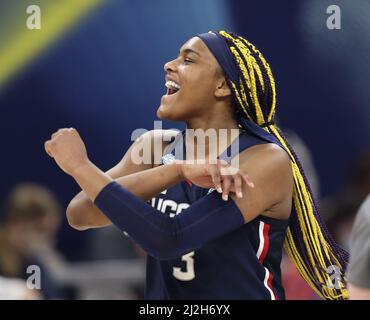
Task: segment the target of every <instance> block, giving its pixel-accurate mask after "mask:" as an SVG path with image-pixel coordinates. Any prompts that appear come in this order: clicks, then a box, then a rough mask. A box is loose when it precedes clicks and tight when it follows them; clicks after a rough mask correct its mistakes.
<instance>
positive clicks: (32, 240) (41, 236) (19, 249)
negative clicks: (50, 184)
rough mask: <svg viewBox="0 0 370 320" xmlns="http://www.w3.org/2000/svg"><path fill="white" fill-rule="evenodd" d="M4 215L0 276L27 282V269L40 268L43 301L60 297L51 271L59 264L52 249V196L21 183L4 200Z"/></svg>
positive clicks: (55, 219)
mask: <svg viewBox="0 0 370 320" xmlns="http://www.w3.org/2000/svg"><path fill="white" fill-rule="evenodd" d="M3 216H4V219H3V222H2V224H1V227H2V228H1V230H0V275H2V276H4V277H14V278H22V279H27V278H28V277H30V274H28V273H27V267H28V266H30V265H36V266H39V267H40V271H41V272H40V278H41V282H40V284H41V288H40V290H39V291H40V293H41V295H42V296H43V298H45V299H55V298H63V292H62V288H61V287H60V285H59V284H58V283H57V281H56V280H55V279H54V278H53V276H52V272H51V270H52V269H53V268H55V267H56V266H57V265H58V264H59V262H60V261H61V259H60V257H59V254H58V253H57V251H56V249H55V241H56V233H57V231H58V228H59V225H60V207H59V204H58V202H57V201H56V199H55V197H54V195H53V194H52V193H51V192H50V191H49V190H47V189H45V188H44V187H42V186H40V185H37V184H33V183H24V184H20V185H18V186H17V187H16V188H15V189H14V190H13V191H12V192H11V194H10V195H9V197H8V198H7V199H6V203H5V214H4V215H3ZM30 295H31V294H30Z"/></svg>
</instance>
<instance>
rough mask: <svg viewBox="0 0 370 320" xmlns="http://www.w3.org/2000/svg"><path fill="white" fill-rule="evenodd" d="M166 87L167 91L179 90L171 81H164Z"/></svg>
mask: <svg viewBox="0 0 370 320" xmlns="http://www.w3.org/2000/svg"><path fill="white" fill-rule="evenodd" d="M165 85H166V87H167V88H168V89H176V90H180V86H179V85H178V84H177V83H176V82H173V81H166V84H165Z"/></svg>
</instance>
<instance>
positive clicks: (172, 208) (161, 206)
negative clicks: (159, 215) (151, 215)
mask: <svg viewBox="0 0 370 320" xmlns="http://www.w3.org/2000/svg"><path fill="white" fill-rule="evenodd" d="M166 193H167V190H164V191H162V192H161V193H160V194H163V195H165V194H166ZM150 205H151V206H152V207H153V208H155V209H157V210H159V211H161V212H163V213H166V214H168V215H169V217H170V218H173V217H175V216H176V215H178V214H179V213H181V211H182V210H185V209H186V208H189V206H190V205H189V203H186V202H180V203H178V202H176V201H174V200H171V199H163V198H157V197H154V198H152V200H150Z"/></svg>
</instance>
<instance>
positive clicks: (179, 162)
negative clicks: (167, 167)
mask: <svg viewBox="0 0 370 320" xmlns="http://www.w3.org/2000/svg"><path fill="white" fill-rule="evenodd" d="M171 165H173V166H174V167H175V170H176V173H177V176H178V178H179V179H180V180H181V181H182V180H185V176H184V172H183V161H182V160H177V159H176V160H174V161H172V163H171Z"/></svg>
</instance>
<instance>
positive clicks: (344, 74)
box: [0, 0, 370, 299]
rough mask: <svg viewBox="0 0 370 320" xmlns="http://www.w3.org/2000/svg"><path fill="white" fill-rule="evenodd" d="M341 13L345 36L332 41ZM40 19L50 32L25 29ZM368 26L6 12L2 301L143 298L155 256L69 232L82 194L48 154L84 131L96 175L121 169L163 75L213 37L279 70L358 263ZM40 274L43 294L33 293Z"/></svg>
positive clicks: (0, 133)
mask: <svg viewBox="0 0 370 320" xmlns="http://www.w3.org/2000/svg"><path fill="white" fill-rule="evenodd" d="M333 4H334V5H339V7H340V9H341V29H340V30H329V29H328V28H327V19H328V17H329V16H330V15H329V14H328V13H327V8H328V6H330V5H333ZM29 5H38V6H39V7H40V8H41V29H40V30H38V29H34V30H29V29H28V28H27V26H26V21H27V18H28V17H29V16H30V14H27V12H26V10H27V7H28V6H29ZM369 14H370V2H369V1H368V0H356V1H351V0H341V1H335V0H305V1H301V0H290V1H286V2H284V5H282V4H281V3H280V2H278V1H274V0H260V1H249V0H248V1H237V0H201V1H199V0H187V1H180V0H156V1H151V0H135V1H132V0H110V1H109V0H106V1H104V0H78V1H75V0H53V1H49V0H39V1H37V0H1V1H0V119H1V125H0V143H1V144H0V147H1V149H0V150H1V157H0V161H1V167H0V172H1V173H0V203H1V211H0V219H1V220H0V221H1V222H0V284H1V285H0V288H1V289H0V299H9V298H17V299H141V298H142V296H143V283H144V269H145V268H144V263H145V255H144V254H143V253H142V252H141V251H140V249H139V248H137V247H136V246H135V245H134V244H132V243H131V242H130V240H129V239H128V238H126V237H125V236H124V235H122V234H121V233H120V232H118V231H117V230H115V229H114V228H110V227H109V228H104V229H101V230H89V231H84V232H79V231H76V230H74V229H72V228H71V227H69V226H68V224H67V221H66V218H65V209H66V206H67V205H68V203H69V201H70V200H71V198H72V197H73V196H74V195H75V194H76V193H77V192H78V191H79V189H78V186H77V185H76V183H75V182H74V181H73V180H72V179H71V178H70V177H69V176H67V175H65V174H64V173H63V172H62V171H61V170H59V169H58V168H57V167H56V166H55V164H54V163H53V161H52V160H51V159H50V158H49V157H48V156H47V155H46V154H45V152H44V149H43V148H44V147H43V144H44V141H45V140H47V139H48V138H49V136H50V134H51V133H53V132H54V131H55V130H56V129H58V128H60V127H72V126H73V127H75V128H77V129H78V131H79V132H80V134H81V136H82V137H83V139H84V141H85V143H86V145H87V147H88V150H89V156H90V158H91V159H92V160H93V162H95V163H96V164H97V165H98V166H99V167H100V168H102V169H103V170H106V169H108V168H110V167H112V166H114V165H115V164H116V163H117V162H118V161H119V160H120V159H121V157H122V156H123V154H124V153H125V151H126V150H127V148H128V147H129V145H130V144H131V133H132V131H133V130H135V129H137V128H146V129H148V130H150V129H152V128H153V120H155V119H156V115H155V112H156V109H157V107H158V105H159V101H160V97H161V96H162V95H163V93H164V92H165V87H164V72H163V65H164V63H165V62H166V61H168V60H170V59H172V58H174V57H175V56H176V55H177V53H178V50H179V48H180V46H181V45H182V44H183V43H184V42H185V41H186V40H188V39H189V38H191V37H192V36H194V35H196V34H198V33H202V32H207V31H209V30H218V29H225V30H229V31H235V32H237V33H240V34H241V35H243V36H245V37H246V38H247V39H249V40H250V41H251V42H252V43H254V44H255V45H256V46H257V47H258V48H259V49H260V50H261V51H262V52H263V54H264V55H265V57H266V58H267V60H268V61H269V62H270V65H271V66H272V69H273V72H274V75H275V79H276V83H277V92H278V107H277V109H278V111H277V112H278V113H277V116H278V121H279V124H280V126H281V128H282V129H283V130H284V131H285V132H286V134H287V136H288V138H289V139H290V140H291V142H292V144H293V145H294V146H295V147H296V151H297V153H298V154H299V155H300V156H301V158H302V162H303V165H304V168H305V169H306V170H307V173H308V176H309V179H310V180H311V184H312V186H313V189H314V192H315V194H316V197H317V200H318V203H319V206H320V208H321V211H322V214H323V216H324V218H325V220H326V221H327V224H328V226H329V228H330V231H331V232H332V234H333V235H334V237H335V239H336V240H337V241H338V242H339V243H340V244H341V245H342V246H344V247H345V248H347V249H348V248H349V242H350V237H349V234H350V231H351V227H352V222H353V219H354V216H355V215H356V212H357V209H358V206H359V205H360V203H361V202H362V200H363V199H364V198H365V197H366V195H367V194H368V193H369V192H370V139H369V137H370V105H369V104H370V90H369V89H368V83H369V81H370V42H369V41H368V39H369V37H370V20H369V19H368V17H369ZM165 126H166V128H182V126H181V124H178V123H170V122H168V123H166V124H165ZM29 265H38V266H40V267H41V271H42V272H41V275H42V281H41V283H42V287H41V290H25V289H24V288H25V286H24V283H25V281H26V279H27V278H28V277H29V273H28V274H27V271H26V269H27V266H29ZM282 268H283V274H284V282H285V287H286V294H287V298H288V299H317V297H316V295H315V294H314V293H313V292H312V291H311V290H310V289H309V288H308V287H307V286H306V285H305V284H304V282H303V280H301V279H300V278H299V277H298V275H297V273H296V271H295V269H294V267H293V266H292V265H291V263H290V261H289V260H288V259H285V258H284V260H283V264H282ZM22 279H23V280H22Z"/></svg>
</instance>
